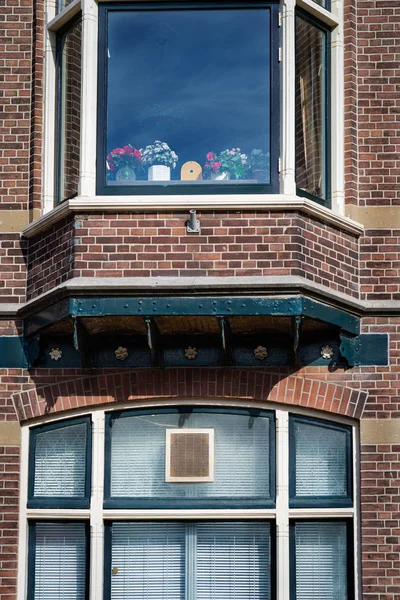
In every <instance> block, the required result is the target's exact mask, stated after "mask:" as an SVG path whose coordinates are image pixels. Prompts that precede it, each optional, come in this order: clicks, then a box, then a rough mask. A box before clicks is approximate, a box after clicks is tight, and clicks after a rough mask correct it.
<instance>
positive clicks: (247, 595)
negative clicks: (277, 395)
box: [18, 405, 357, 600]
mask: <svg viewBox="0 0 400 600" xmlns="http://www.w3.org/2000/svg"><path fill="white" fill-rule="evenodd" d="M92 430H93V431H92ZM353 437H354V427H352V426H351V424H349V423H347V424H346V423H333V422H332V421H329V420H323V419H316V418H311V417H310V416H305V415H301V414H289V412H288V411H285V410H283V409H280V410H276V411H271V410H268V411H267V410H262V409H257V410H255V409H254V408H252V409H250V408H240V409H239V408H233V407H224V406H201V405H198V406H187V405H185V406H181V407H162V408H154V409H150V408H148V407H147V408H145V409H135V410H125V411H109V412H105V411H102V410H97V411H94V412H93V413H92V414H91V415H90V416H89V415H87V416H85V417H82V416H80V417H77V418H69V419H60V420H58V421H57V422H54V423H46V424H43V425H39V426H38V425H32V427H30V431H29V435H27V432H26V430H25V431H24V434H23V436H22V456H23V457H24V458H23V460H25V462H26V463H27V464H29V469H28V470H29V477H28V480H29V481H30V485H25V489H26V498H25V501H26V509H25V511H26V512H25V516H26V518H25V519H21V528H20V538H19V539H20V544H21V550H22V548H24V547H25V539H26V537H27V536H26V534H27V531H26V528H28V529H29V536H28V538H29V545H28V561H27V564H28V577H27V585H26V589H27V592H26V593H25V592H24V591H23V592H22V593H21V592H20V593H19V597H18V600H89V598H91V599H94V598H95V599H96V600H354V596H355V592H354V589H355V586H354V578H355V575H354V574H355V573H356V572H357V571H356V569H355V568H354V567H355V557H354V552H353V545H354V542H353V528H354V522H355V521H356V511H355V509H354V506H355V505H356V502H357V489H356V486H354V473H355V469H354V465H353V464H352V463H353V458H352V457H353V445H354V441H353ZM92 446H93V448H92ZM92 449H93V452H92V451H91V450H92ZM29 455H30V460H29ZM92 457H93V458H92ZM103 459H104V460H103ZM287 459H289V460H287ZM103 463H104V464H103ZM205 475H207V477H205ZM187 479H190V481H187ZM26 483H28V481H27V482H26ZM38 486H39V487H38ZM21 487H23V486H21ZM78 492H79V493H78ZM138 496H140V497H139V501H140V502H138ZM82 500H84V502H83V501H82ZM288 532H289V534H288ZM278 557H279V560H278ZM20 568H21V569H22V570H24V569H25V560H24V561H23V562H22V563H21V565H20ZM22 579H23V576H22V574H21V580H22ZM289 582H290V593H289V591H286V590H287V586H288V584H289Z"/></svg>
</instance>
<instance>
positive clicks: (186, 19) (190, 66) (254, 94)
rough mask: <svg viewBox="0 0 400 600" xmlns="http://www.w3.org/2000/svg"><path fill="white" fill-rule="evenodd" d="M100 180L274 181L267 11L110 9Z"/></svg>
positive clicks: (119, 183) (122, 183)
mask: <svg viewBox="0 0 400 600" xmlns="http://www.w3.org/2000/svg"><path fill="white" fill-rule="evenodd" d="M105 13H106V18H105V23H104V30H103V31H104V40H103V42H104V44H103V46H104V47H103V49H102V50H103V54H102V60H103V61H104V70H105V75H106V79H105V82H106V83H105V89H104V78H102V82H100V86H102V85H103V92H104V103H105V106H104V113H103V114H104V116H105V120H106V125H105V130H104V118H102V116H100V119H102V120H103V124H102V125H100V127H101V129H102V132H101V135H100V138H101V144H102V148H101V153H100V154H101V157H100V159H99V160H100V161H101V164H100V165H99V167H100V171H101V177H102V182H101V183H102V186H103V187H105V189H106V190H107V189H108V190H109V193H111V190H112V191H113V192H114V193H115V192H117V193H118V189H119V190H121V188H122V187H123V188H126V187H127V186H128V187H132V186H136V187H137V186H142V187H143V186H144V187H146V186H149V185H150V186H152V185H155V184H159V185H163V186H165V184H166V182H170V184H174V185H175V186H176V187H179V186H180V184H182V183H184V184H190V185H193V186H197V187H198V188H199V189H198V191H199V192H200V193H201V190H202V189H204V187H205V186H206V187H207V184H214V185H215V184H217V185H221V186H222V187H224V185H225V187H226V184H228V185H229V184H232V183H235V184H259V183H262V184H266V185H268V184H270V183H271V83H272V80H271V9H270V8H268V7H250V8H240V7H237V8H212V9H211V8H207V9H205V8H198V9H178V8H168V9H163V8H162V7H161V8H157V10H149V9H139V10H134V9H132V8H130V9H129V10H127V9H126V8H115V9H114V8H109V9H107V10H106V11H105Z"/></svg>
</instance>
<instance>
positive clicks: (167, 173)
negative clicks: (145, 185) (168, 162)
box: [147, 165, 171, 181]
mask: <svg viewBox="0 0 400 600" xmlns="http://www.w3.org/2000/svg"><path fill="white" fill-rule="evenodd" d="M147 179H148V180H149V181H169V180H170V179H171V167H166V166H165V165H152V166H151V167H149V170H148V175H147Z"/></svg>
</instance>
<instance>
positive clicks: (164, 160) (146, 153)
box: [141, 140, 178, 181]
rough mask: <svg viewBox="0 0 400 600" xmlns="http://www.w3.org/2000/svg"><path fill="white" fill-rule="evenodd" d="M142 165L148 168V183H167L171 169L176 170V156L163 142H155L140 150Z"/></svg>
mask: <svg viewBox="0 0 400 600" xmlns="http://www.w3.org/2000/svg"><path fill="white" fill-rule="evenodd" d="M141 152H142V165H143V166H144V167H148V180H149V181H169V180H170V179H171V169H175V168H176V163H177V162H178V155H177V154H176V153H175V152H174V151H173V150H171V148H170V147H169V146H168V144H166V143H165V142H160V140H156V141H155V142H154V144H151V145H149V146H146V148H144V149H142V150H141Z"/></svg>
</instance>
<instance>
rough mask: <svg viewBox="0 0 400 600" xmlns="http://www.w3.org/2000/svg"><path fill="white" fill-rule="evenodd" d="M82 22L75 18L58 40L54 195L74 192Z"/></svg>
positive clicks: (79, 110)
mask: <svg viewBox="0 0 400 600" xmlns="http://www.w3.org/2000/svg"><path fill="white" fill-rule="evenodd" d="M81 41H82V23H81V21H79V22H77V23H76V24H75V25H74V26H73V27H71V29H69V30H68V31H67V32H66V33H65V34H64V35H63V36H62V38H61V39H60V41H59V56H58V65H59V66H58V69H59V70H58V76H59V99H58V102H59V117H58V118H59V122H58V183H57V186H58V190H57V192H58V199H59V200H65V199H66V198H70V197H71V196H74V195H76V194H77V193H78V185H79V155H80V141H81V132H80V118H81V109H80V103H81V67H82V65H81Z"/></svg>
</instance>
